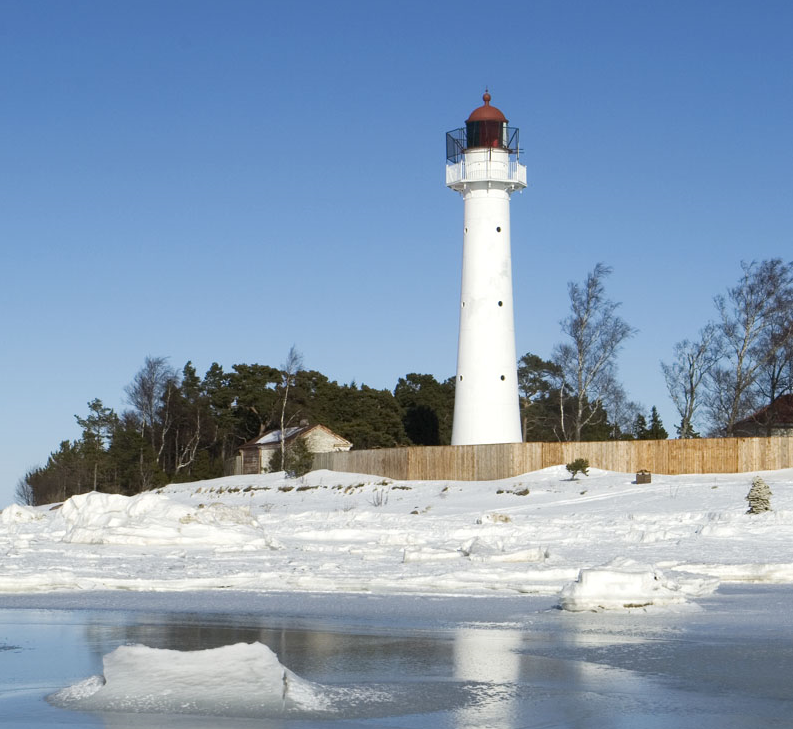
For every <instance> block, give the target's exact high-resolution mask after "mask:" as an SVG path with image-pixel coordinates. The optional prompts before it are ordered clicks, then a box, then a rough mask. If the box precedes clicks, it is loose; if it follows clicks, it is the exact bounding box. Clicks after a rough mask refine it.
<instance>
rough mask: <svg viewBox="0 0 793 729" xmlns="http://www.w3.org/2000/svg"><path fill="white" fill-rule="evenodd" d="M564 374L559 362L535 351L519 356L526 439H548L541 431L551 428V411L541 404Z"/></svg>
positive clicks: (521, 400) (521, 405) (524, 436)
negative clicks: (549, 415)
mask: <svg viewBox="0 0 793 729" xmlns="http://www.w3.org/2000/svg"><path fill="white" fill-rule="evenodd" d="M561 374H562V373H561V369H560V368H559V365H557V364H556V363H555V362H551V361H550V360H545V359H543V358H542V357H539V356H538V355H536V354H532V353H531V352H527V353H526V354H524V355H523V356H522V357H521V358H520V359H519V360H518V392H519V393H520V409H521V420H522V421H523V422H522V426H523V439H524V440H525V441H537V440H545V438H544V437H538V435H539V434H540V433H543V432H544V431H547V426H548V424H549V418H548V412H547V410H546V409H544V408H542V407H541V401H542V400H546V399H547V397H548V395H549V394H550V392H551V391H552V390H553V389H554V385H556V389H557V391H558V383H559V380H560V377H561ZM555 412H556V411H554V415H555Z"/></svg>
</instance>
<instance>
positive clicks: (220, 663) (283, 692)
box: [48, 643, 329, 717]
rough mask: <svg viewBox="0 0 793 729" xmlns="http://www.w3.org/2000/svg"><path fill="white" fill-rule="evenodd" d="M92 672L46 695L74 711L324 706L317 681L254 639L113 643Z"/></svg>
mask: <svg viewBox="0 0 793 729" xmlns="http://www.w3.org/2000/svg"><path fill="white" fill-rule="evenodd" d="M103 664H104V676H93V677H91V678H88V679H86V680H84V681H81V682H80V683H77V684H75V685H73V686H69V687H68V688H65V689H62V690H61V691H58V692H57V693H55V694H52V695H51V696H50V697H48V700H49V701H50V702H51V703H53V704H55V705H56V706H61V707H63V708H69V709H76V710H79V711H123V712H135V713H140V712H143V713H175V714H210V715H223V716H240V717H256V716H266V715H272V714H273V713H278V712H283V711H289V710H290V709H298V710H314V711H317V710H322V709H326V708H327V706H328V703H329V702H328V701H327V700H326V699H325V697H324V696H323V689H322V687H321V686H320V685H319V684H315V683H311V682H310V681H305V680H304V679H302V678H300V677H299V676H297V675H295V674H294V673H292V672H291V671H290V670H289V669H287V668H285V667H284V666H283V665H282V664H281V663H280V662H279V660H278V656H276V654H275V653H273V651H271V650H270V649H269V648H268V647H267V646H265V645H262V644H261V643H250V644H249V643H238V644H236V645H229V646H224V647H222V648H212V649H210V650H202V651H173V650H162V649H156V648H148V647H146V646H142V645H131V646H121V647H119V648H116V650H114V651H113V652H112V653H109V654H107V655H106V656H105V657H104V659H103Z"/></svg>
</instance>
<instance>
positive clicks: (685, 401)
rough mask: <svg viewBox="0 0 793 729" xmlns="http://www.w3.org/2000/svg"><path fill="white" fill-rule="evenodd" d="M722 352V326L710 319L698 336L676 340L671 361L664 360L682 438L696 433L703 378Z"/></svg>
mask: <svg viewBox="0 0 793 729" xmlns="http://www.w3.org/2000/svg"><path fill="white" fill-rule="evenodd" d="M720 356H721V353H720V351H719V349H718V330H717V328H716V326H715V325H714V324H713V323H709V324H707V325H706V326H705V327H704V328H703V329H702V331H701V332H700V333H699V338H698V339H697V340H695V341H693V342H692V341H690V340H688V339H684V340H683V341H682V342H678V343H677V344H675V346H674V350H673V359H672V361H671V362H669V363H666V362H661V370H662V372H663V373H664V379H665V380H666V389H667V391H668V392H669V397H670V398H671V399H672V402H673V403H674V405H675V408H676V409H677V412H678V414H679V415H680V425H678V426H677V435H678V437H679V438H693V437H696V431H695V430H694V419H695V416H696V414H697V410H699V407H700V405H701V399H702V397H701V396H702V389H703V382H704V381H705V378H706V377H707V376H708V375H709V374H710V371H711V370H712V369H713V367H714V366H715V365H716V363H717V362H718V360H719V358H720Z"/></svg>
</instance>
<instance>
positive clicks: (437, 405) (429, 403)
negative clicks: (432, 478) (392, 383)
mask: <svg viewBox="0 0 793 729" xmlns="http://www.w3.org/2000/svg"><path fill="white" fill-rule="evenodd" d="M394 397H395V398H396V401H397V402H398V403H399V405H400V407H401V408H402V410H403V413H404V414H403V416H402V423H403V425H404V427H405V433H406V435H407V437H408V438H410V440H411V442H412V443H414V444H416V445H448V444H449V443H451V439H452V420H453V418H454V378H449V379H447V380H445V381H444V382H438V381H437V380H436V379H435V378H434V377H433V376H432V375H421V374H417V373H416V372H411V373H409V374H407V375H405V376H404V377H400V378H399V381H398V382H397V385H396V387H395V388H394Z"/></svg>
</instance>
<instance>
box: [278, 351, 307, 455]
mask: <svg viewBox="0 0 793 729" xmlns="http://www.w3.org/2000/svg"><path fill="white" fill-rule="evenodd" d="M301 369H303V355H302V354H300V352H299V351H298V350H297V348H296V347H295V345H294V344H293V345H292V346H291V347H290V348H289V352H288V353H287V355H286V361H285V362H284V363H283V364H282V365H281V388H282V391H283V398H282V402H281V468H284V469H285V468H286V433H285V432H284V429H285V428H286V403H287V400H288V399H289V388H290V387H291V386H292V385H294V384H295V377H296V376H297V373H298V372H300V370H301Z"/></svg>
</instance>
